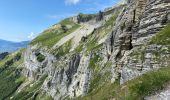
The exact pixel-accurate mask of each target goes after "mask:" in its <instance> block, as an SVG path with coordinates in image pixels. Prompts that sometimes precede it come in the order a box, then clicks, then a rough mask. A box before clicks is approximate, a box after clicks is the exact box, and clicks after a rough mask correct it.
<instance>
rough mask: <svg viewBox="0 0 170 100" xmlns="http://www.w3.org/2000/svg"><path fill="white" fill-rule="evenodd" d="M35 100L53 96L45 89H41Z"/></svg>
mask: <svg viewBox="0 0 170 100" xmlns="http://www.w3.org/2000/svg"><path fill="white" fill-rule="evenodd" d="M35 100H53V98H52V97H51V96H49V95H48V94H47V93H46V92H45V91H41V92H38V93H37V96H36V97H35Z"/></svg>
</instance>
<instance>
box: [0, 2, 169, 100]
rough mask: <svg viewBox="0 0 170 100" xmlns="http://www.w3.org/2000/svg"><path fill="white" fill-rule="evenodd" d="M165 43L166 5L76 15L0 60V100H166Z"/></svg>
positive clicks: (140, 5)
mask: <svg viewBox="0 0 170 100" xmlns="http://www.w3.org/2000/svg"><path fill="white" fill-rule="evenodd" d="M169 42H170V1H169V0H127V3H126V4H122V5H117V6H115V7H111V8H109V9H106V10H104V11H99V12H98V13H97V14H82V13H80V14H78V15H77V16H73V17H70V18H67V19H64V20H63V21H61V22H59V23H57V24H55V25H53V26H51V27H50V28H48V29H46V30H45V31H44V32H42V33H41V34H40V35H39V36H38V37H36V38H35V39H34V40H33V41H31V43H30V44H29V46H28V47H27V48H26V49H21V50H18V51H17V52H15V53H12V54H9V55H5V57H3V58H2V59H1V60H0V83H1V84H0V100H9V99H10V100H168V99H169V93H170V88H169V85H170V84H169V81H170V44H169Z"/></svg>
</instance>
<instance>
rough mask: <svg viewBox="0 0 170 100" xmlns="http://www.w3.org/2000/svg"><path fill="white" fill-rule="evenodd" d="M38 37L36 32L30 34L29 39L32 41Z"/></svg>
mask: <svg viewBox="0 0 170 100" xmlns="http://www.w3.org/2000/svg"><path fill="white" fill-rule="evenodd" d="M35 37H36V34H35V33H34V32H31V33H29V35H28V39H30V40H32V39H34V38H35Z"/></svg>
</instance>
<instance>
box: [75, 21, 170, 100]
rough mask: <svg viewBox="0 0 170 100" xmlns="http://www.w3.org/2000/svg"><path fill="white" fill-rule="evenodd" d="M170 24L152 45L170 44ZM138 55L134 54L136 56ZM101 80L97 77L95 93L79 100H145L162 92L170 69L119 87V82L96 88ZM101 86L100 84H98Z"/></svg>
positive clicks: (169, 74) (168, 77)
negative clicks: (157, 92)
mask: <svg viewBox="0 0 170 100" xmlns="http://www.w3.org/2000/svg"><path fill="white" fill-rule="evenodd" d="M169 43H170V24H168V25H167V26H166V27H165V28H164V29H163V30H162V31H160V32H159V33H158V34H157V35H156V36H155V37H153V38H152V39H151V41H150V42H149V45H150V44H158V45H166V46H169V45H170V44H169ZM135 54H136V55H138V53H134V55H135ZM100 80H101V78H100V77H96V80H95V81H93V83H92V85H93V86H94V88H93V91H91V90H90V91H89V94H88V95H87V96H85V97H79V98H77V99H78V100H107V99H111V98H115V99H116V100H143V98H144V97H145V96H148V95H151V94H153V93H155V91H159V90H162V89H163V88H164V85H165V84H166V83H168V82H169V81H170V67H166V68H161V69H159V70H155V71H151V72H148V73H146V74H144V75H142V76H140V77H138V78H136V79H133V80H131V81H128V82H126V83H125V84H123V85H119V81H116V82H115V83H114V84H111V83H110V82H106V83H105V85H103V86H102V87H100V88H99V87H95V84H97V83H98V82H100ZM98 84H100V83H98Z"/></svg>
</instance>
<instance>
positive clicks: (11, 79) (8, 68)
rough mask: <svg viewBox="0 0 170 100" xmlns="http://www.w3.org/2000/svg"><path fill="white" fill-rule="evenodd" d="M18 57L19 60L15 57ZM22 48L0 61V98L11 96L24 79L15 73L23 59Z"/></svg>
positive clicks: (0, 99)
mask: <svg viewBox="0 0 170 100" xmlns="http://www.w3.org/2000/svg"><path fill="white" fill-rule="evenodd" d="M16 57H19V60H16V59H15V58H16ZM22 58H23V56H22V50H21V51H19V52H18V53H17V54H13V55H8V56H7V57H6V58H5V59H4V60H2V61H0V100H2V99H7V98H8V97H9V96H11V95H12V94H13V93H14V92H15V91H16V89H17V88H18V86H20V84H21V83H22V82H23V81H24V77H22V76H21V75H20V74H18V73H17V70H19V69H20V68H17V67H18V66H19V65H20V64H21V63H22V61H23V59H22Z"/></svg>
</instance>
